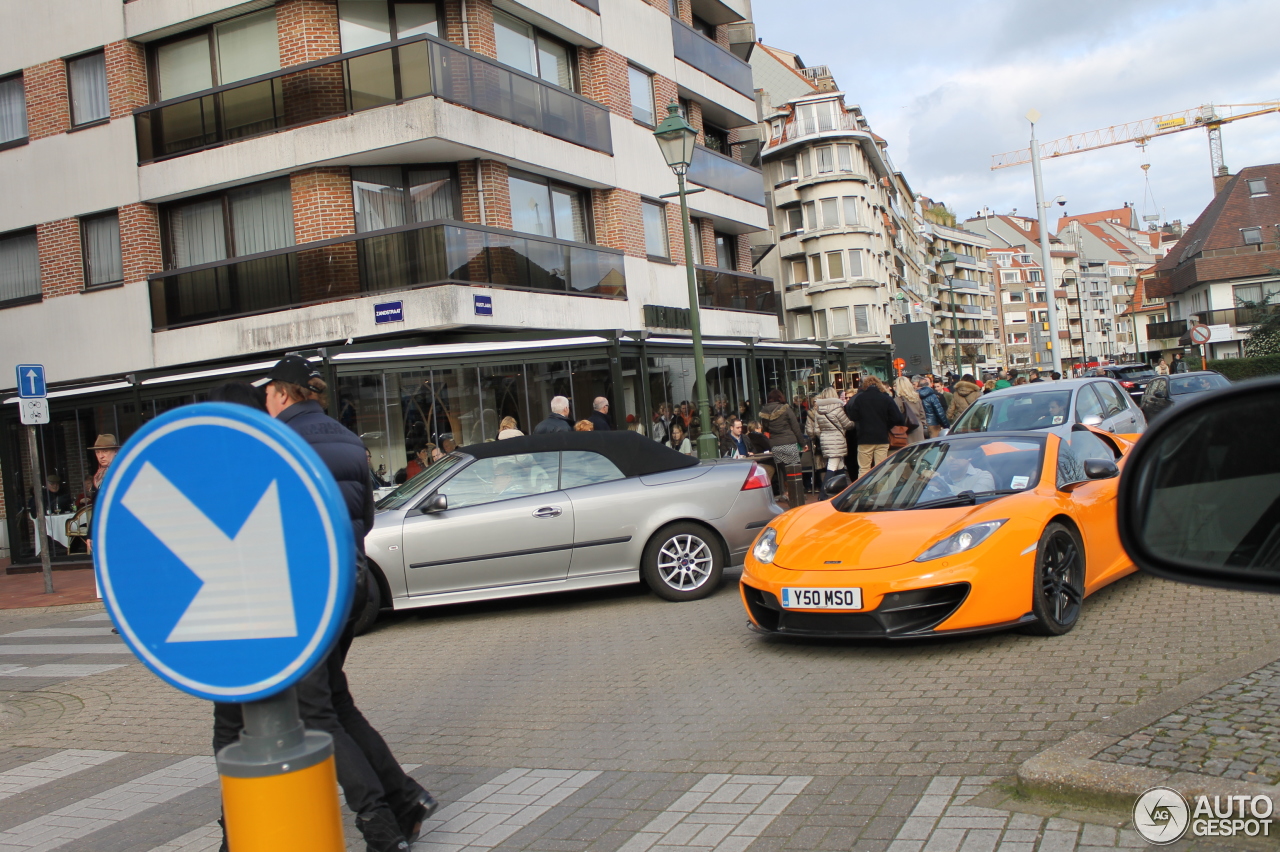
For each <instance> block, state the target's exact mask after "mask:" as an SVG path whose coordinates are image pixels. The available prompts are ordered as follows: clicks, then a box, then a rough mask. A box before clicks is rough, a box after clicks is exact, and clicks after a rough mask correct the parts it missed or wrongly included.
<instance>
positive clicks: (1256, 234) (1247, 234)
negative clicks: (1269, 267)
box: [1240, 228, 1262, 246]
mask: <svg viewBox="0 0 1280 852" xmlns="http://www.w3.org/2000/svg"><path fill="white" fill-rule="evenodd" d="M1240 236H1241V237H1243V238H1244V244H1245V245H1247V246H1256V245H1261V244H1262V229H1261V228H1241V229H1240Z"/></svg>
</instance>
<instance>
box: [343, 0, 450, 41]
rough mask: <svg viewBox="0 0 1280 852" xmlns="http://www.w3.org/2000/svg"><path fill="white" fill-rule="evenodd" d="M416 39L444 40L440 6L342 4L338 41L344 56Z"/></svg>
mask: <svg viewBox="0 0 1280 852" xmlns="http://www.w3.org/2000/svg"><path fill="white" fill-rule="evenodd" d="M416 35H433V36H436V37H437V38H439V37H440V8H439V6H438V5H437V4H436V3H397V2H395V0H338V37H339V38H340V39H341V41H342V52H343V53H350V52H351V51H353V50H362V49H364V48H366V47H374V46H375V45H379V44H386V43H387V42H389V41H397V40H399V39H402V38H411V37H413V36H416Z"/></svg>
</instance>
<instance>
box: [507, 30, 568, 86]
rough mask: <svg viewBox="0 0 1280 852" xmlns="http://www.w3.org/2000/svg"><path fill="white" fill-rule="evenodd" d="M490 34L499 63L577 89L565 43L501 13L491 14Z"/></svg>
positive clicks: (558, 84) (555, 83)
mask: <svg viewBox="0 0 1280 852" xmlns="http://www.w3.org/2000/svg"><path fill="white" fill-rule="evenodd" d="M493 35H494V38H495V40H496V41H497V43H498V61H499V62H502V63H505V64H507V65H510V66H511V67H512V68H518V69H519V70H521V71H523V72H525V73H526V74H532V75H533V76H535V77H540V78H542V79H543V80H545V81H546V82H548V83H552V84H554V85H556V86H559V87H560V88H562V89H570V90H572V91H576V90H577V87H578V80H577V73H576V69H575V67H574V65H575V63H574V53H573V48H572V47H571V46H570V45H569V44H568V43H566V42H563V41H561V40H560V39H558V38H556V37H555V36H552V35H548V34H547V33H544V32H543V31H542V30H539V29H537V28H536V27H533V26H531V25H530V24H526V23H525V22H524V21H521V20H519V19H517V18H513V17H511V16H510V15H505V14H503V13H502V12H494V13H493Z"/></svg>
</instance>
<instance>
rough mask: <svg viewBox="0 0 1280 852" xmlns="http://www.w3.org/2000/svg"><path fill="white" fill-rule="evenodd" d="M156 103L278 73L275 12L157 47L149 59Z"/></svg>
mask: <svg viewBox="0 0 1280 852" xmlns="http://www.w3.org/2000/svg"><path fill="white" fill-rule="evenodd" d="M152 67H153V70H154V73H155V78H154V79H155V81H156V83H155V86H156V91H155V92H154V93H153V94H154V95H155V96H156V98H157V100H160V101H167V100H170V99H172V98H178V97H182V96H183V95H189V94H192V93H194V92H202V91H204V90H205V89H211V88H213V87H214V86H221V85H226V84H227V83H234V82H236V81H238V80H247V79H249V78H250V77H257V76H258V75H260V74H270V73H271V72H272V71H277V70H279V68H280V47H279V35H278V33H277V30H276V13H275V10H274V9H267V10H265V11H262V12H254V13H252V14H249V15H241V16H240V17H238V18H232V19H230V20H228V21H223V22H221V23H218V24H214V25H213V26H211V27H209V28H208V29H205V30H200V31H199V32H197V33H194V34H188V35H185V36H180V37H178V38H176V39H173V40H171V41H167V42H164V43H163V44H160V45H158V46H157V47H156V48H155V49H154V51H153V53H152Z"/></svg>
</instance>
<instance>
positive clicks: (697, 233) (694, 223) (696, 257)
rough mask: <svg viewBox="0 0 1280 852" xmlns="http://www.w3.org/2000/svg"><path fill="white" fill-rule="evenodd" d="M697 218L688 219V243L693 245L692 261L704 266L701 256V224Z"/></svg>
mask: <svg viewBox="0 0 1280 852" xmlns="http://www.w3.org/2000/svg"><path fill="white" fill-rule="evenodd" d="M699 221H700V220H698V219H690V220H689V245H691V246H693V262H694V263H695V264H696V265H698V266H705V265H706V264H705V263H704V262H703V257H702V225H701V224H699Z"/></svg>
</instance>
